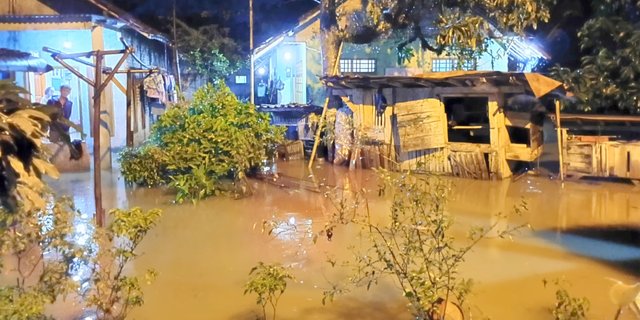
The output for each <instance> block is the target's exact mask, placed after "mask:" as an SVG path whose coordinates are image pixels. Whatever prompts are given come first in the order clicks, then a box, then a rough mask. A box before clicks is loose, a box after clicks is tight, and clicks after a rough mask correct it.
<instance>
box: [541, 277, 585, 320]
mask: <svg viewBox="0 0 640 320" xmlns="http://www.w3.org/2000/svg"><path fill="white" fill-rule="evenodd" d="M542 283H543V285H544V286H545V287H546V286H547V284H548V283H549V281H547V280H546V279H545V280H543V281H542ZM552 283H553V285H554V286H555V287H556V303H555V305H554V306H553V309H551V314H552V315H553V319H554V320H584V319H587V314H588V313H589V307H590V306H589V300H588V299H587V298H585V297H581V298H577V297H574V296H572V295H571V294H570V293H569V291H568V290H567V288H566V287H567V285H568V283H567V282H566V281H562V280H559V279H555V280H553V281H552Z"/></svg>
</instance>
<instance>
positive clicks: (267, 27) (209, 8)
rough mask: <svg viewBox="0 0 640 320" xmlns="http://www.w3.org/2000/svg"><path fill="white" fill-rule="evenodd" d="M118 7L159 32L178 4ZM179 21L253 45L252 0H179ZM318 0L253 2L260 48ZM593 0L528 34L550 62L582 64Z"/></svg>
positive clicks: (160, 1)
mask: <svg viewBox="0 0 640 320" xmlns="http://www.w3.org/2000/svg"><path fill="white" fill-rule="evenodd" d="M111 1H112V2H113V3H114V4H116V5H118V6H119V7H120V8H122V9H125V10H127V11H128V12H130V13H131V14H133V15H134V16H136V17H138V18H139V19H141V20H142V21H145V22H146V23H148V24H149V25H151V26H153V27H155V28H157V29H159V30H160V31H163V32H166V33H169V32H170V29H169V28H170V20H169V18H170V16H171V14H172V7H173V1H174V0H111ZM176 4H177V5H176V12H177V16H178V18H179V19H181V20H183V21H185V22H187V23H188V24H190V25H192V26H199V25H207V24H218V25H222V26H224V27H226V28H228V29H229V35H230V36H231V37H232V38H234V39H235V40H236V42H238V44H240V45H241V47H242V49H243V51H244V52H245V53H246V52H248V47H249V13H248V12H249V0H176ZM318 5H319V4H318V3H317V2H316V1H314V0H254V20H255V31H254V35H255V43H256V46H257V45H259V44H260V43H261V42H264V41H265V40H266V39H268V38H269V37H272V36H274V35H277V34H279V33H281V32H283V31H285V30H287V29H289V28H291V27H293V26H294V25H296V23H297V21H298V19H299V18H300V17H301V16H302V15H303V14H305V13H307V12H309V11H310V10H313V9H314V8H317V7H318ZM590 6H591V2H590V0H558V1H557V3H556V5H555V7H554V8H553V9H552V10H551V12H552V17H551V21H550V22H549V23H547V24H542V25H540V28H539V29H538V30H530V32H529V33H530V34H531V35H534V36H535V38H536V40H537V41H538V42H539V43H540V44H542V45H543V47H544V48H545V50H546V51H547V52H548V53H549V54H550V55H551V57H552V61H551V64H556V63H559V64H561V65H564V66H568V67H575V66H577V64H578V61H579V50H578V43H577V39H576V34H577V31H578V29H579V27H580V26H582V24H583V23H584V21H585V20H586V18H588V17H589V16H590V14H591V8H590Z"/></svg>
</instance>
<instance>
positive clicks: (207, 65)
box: [176, 19, 243, 82]
mask: <svg viewBox="0 0 640 320" xmlns="http://www.w3.org/2000/svg"><path fill="white" fill-rule="evenodd" d="M176 26H177V28H176V33H177V37H176V38H177V39H176V41H177V46H178V50H179V51H180V53H182V59H183V61H184V62H186V66H185V67H186V68H185V70H186V71H187V74H188V76H191V77H198V76H199V77H203V78H204V79H205V80H206V81H208V82H215V81H217V80H220V79H224V78H225V77H226V76H227V75H229V74H230V73H232V72H234V71H236V70H237V69H238V68H239V67H240V64H241V62H242V60H243V57H242V55H241V54H240V47H239V46H238V44H237V43H236V42H235V41H234V40H233V39H231V38H230V37H229V30H228V29H226V28H222V27H220V26H218V25H215V24H212V25H205V26H201V27H198V28H191V27H190V26H188V25H187V24H186V23H185V22H183V21H181V20H178V19H176Z"/></svg>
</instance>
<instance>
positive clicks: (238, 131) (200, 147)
mask: <svg viewBox="0 0 640 320" xmlns="http://www.w3.org/2000/svg"><path fill="white" fill-rule="evenodd" d="M283 137H284V131H283V129H282V128H276V127H274V126H272V125H270V123H269V116H268V115H266V114H263V113H259V112H257V111H256V110H255V108H254V107H253V106H252V105H250V104H247V103H243V102H240V101H239V100H238V99H237V98H236V96H235V95H234V94H233V93H232V92H231V90H229V88H228V87H227V86H225V85H224V84H223V83H220V84H216V85H211V84H209V85H206V86H204V87H202V88H200V89H199V90H198V91H197V92H196V94H195V95H194V99H193V102H191V103H190V104H189V105H186V106H182V107H174V108H172V109H170V110H169V111H167V113H165V114H164V115H163V116H162V117H161V118H160V120H159V121H158V122H157V123H156V124H155V125H154V126H153V128H152V133H151V139H150V142H149V143H148V144H147V145H145V146H144V147H142V148H139V149H136V150H128V151H125V152H124V153H123V154H122V155H121V157H120V163H121V167H122V174H123V176H124V178H125V180H126V181H128V182H130V183H135V184H139V185H143V186H157V185H168V186H169V187H170V188H172V189H173V190H175V191H176V201H177V202H179V203H181V202H183V201H185V200H198V199H202V198H205V197H208V196H212V195H217V194H220V193H223V192H228V191H233V192H241V191H242V190H241V189H242V186H244V185H246V184H245V183H244V182H245V179H246V178H245V177H246V172H247V171H249V169H251V168H252V167H255V166H258V165H260V163H262V161H263V160H265V159H270V158H272V157H273V155H274V153H275V147H276V145H277V144H278V143H279V142H280V141H281V140H282V139H283Z"/></svg>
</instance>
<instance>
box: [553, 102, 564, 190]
mask: <svg viewBox="0 0 640 320" xmlns="http://www.w3.org/2000/svg"><path fill="white" fill-rule="evenodd" d="M555 104H556V131H557V134H558V161H559V162H560V173H559V174H560V181H564V161H563V159H562V127H561V126H560V124H561V123H560V101H558V100H556V103H555Z"/></svg>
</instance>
